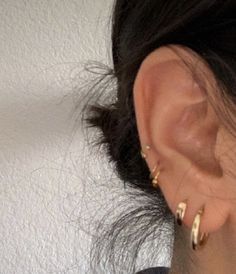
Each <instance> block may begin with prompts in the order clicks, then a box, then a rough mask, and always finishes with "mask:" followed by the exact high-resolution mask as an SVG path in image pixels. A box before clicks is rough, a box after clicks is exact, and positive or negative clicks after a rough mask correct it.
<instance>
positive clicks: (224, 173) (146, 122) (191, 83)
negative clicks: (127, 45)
mask: <svg viewBox="0 0 236 274" xmlns="http://www.w3.org/2000/svg"><path fill="white" fill-rule="evenodd" d="M183 60H188V62H190V64H192V65H194V68H195V69H196V70H195V71H196V73H197V75H201V76H203V78H204V85H201V84H200V82H199V81H198V80H197V78H196V77H193V74H192V73H190V71H189V70H188V68H187V67H186V65H185V64H184V62H183ZM201 79H202V78H201ZM216 90H217V85H216V81H215V78H214V76H213V73H212V72H211V70H210V69H209V67H208V66H207V65H206V63H205V62H204V61H203V60H201V59H200V58H199V57H198V56H197V55H196V54H194V53H193V52H192V51H191V50H190V49H187V48H184V47H181V46H179V45H172V46H171V47H162V48H159V49H157V50H155V51H153V52H152V53H151V54H150V55H149V56H147V57H146V58H145V60H144V61H143V63H142V65H141V67H140V69H139V72H138V74H137V77H136V80H135V84H134V89H133V93H134V104H135V113H136V120H137V126H138V132H139V138H140V143H141V146H142V148H143V150H145V146H146V145H147V144H148V145H149V146H150V148H151V149H150V150H148V151H146V153H147V158H146V161H147V164H148V166H149V169H150V171H151V170H152V169H153V167H154V166H155V165H156V163H158V164H159V168H160V169H161V174H160V177H159V182H160V183H159V187H160V188H161V190H162V192H163V194H164V197H165V199H166V202H167V205H168V206H169V208H170V210H171V211H172V212H173V214H175V213H176V209H177V206H178V204H179V203H180V202H182V201H184V200H186V199H187V210H186V214H185V216H184V220H183V226H182V227H181V228H178V229H177V234H176V241H175V246H174V253H173V261H172V269H171V272H170V273H171V274H184V273H190V274H195V273H198V274H199V273H201V274H205V273H207V274H209V273H214V274H225V273H232V271H233V270H234V269H235V261H236V183H235V178H236V174H235V171H234V164H235V161H236V153H235V147H236V145H235V143H236V140H235V137H234V136H232V135H231V134H230V133H229V131H228V130H227V128H226V127H225V126H224V123H223V120H221V118H222V119H223V117H221V115H219V114H218V113H220V112H217V108H216V107H215V105H213V104H212V100H211V99H212V98H213V99H214V98H215V104H216V103H217V104H218V105H217V107H219V106H220V102H219V100H218V101H217V97H216ZM202 206H204V214H203V216H202V218H201V224H200V231H201V232H207V233H209V235H210V237H209V240H208V242H207V244H206V245H205V246H204V248H203V249H200V250H197V251H193V250H192V249H191V248H190V231H191V228H192V224H193V220H194V217H195V216H196V214H197V211H198V210H199V209H200V208H201V207H202ZM180 239H181V240H180ZM183 266H184V267H183Z"/></svg>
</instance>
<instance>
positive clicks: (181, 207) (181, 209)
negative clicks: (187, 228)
mask: <svg viewBox="0 0 236 274" xmlns="http://www.w3.org/2000/svg"><path fill="white" fill-rule="evenodd" d="M186 209H187V201H186V200H185V201H184V202H181V203H179V204H178V206H177V209H176V214H175V221H176V223H177V224H178V225H179V226H181V225H182V224H183V220H184V216H185V213H186Z"/></svg>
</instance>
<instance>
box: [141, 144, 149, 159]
mask: <svg viewBox="0 0 236 274" xmlns="http://www.w3.org/2000/svg"><path fill="white" fill-rule="evenodd" d="M145 148H146V150H150V149H151V147H150V146H149V145H146V146H145ZM140 153H141V156H142V158H143V159H146V158H147V154H146V153H145V152H144V151H143V150H141V152H140Z"/></svg>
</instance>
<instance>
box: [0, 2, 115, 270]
mask: <svg viewBox="0 0 236 274" xmlns="http://www.w3.org/2000/svg"><path fill="white" fill-rule="evenodd" d="M110 4H111V1H109V0H99V1H97V0H86V1H85V0H69V1H68V0H40V1H38V0H1V1H0V17H1V21H0V68H1V69H0V250H1V252H0V273H1V274H5V273H9V274H12V273H18V274H24V273H31V274H32V273H87V272H86V267H87V266H86V265H87V261H86V255H87V254H86V252H87V250H86V246H87V243H88V239H89V238H88V237H87V235H86V234H85V235H83V229H82V228H80V227H78V226H79V225H81V223H79V224H77V222H76V217H75V216H79V212H76V210H77V211H79V210H80V207H79V206H77V204H78V201H80V198H81V196H82V187H81V184H80V182H81V180H82V179H81V177H83V172H82V167H81V164H80V157H81V151H82V148H83V140H82V136H81V134H80V133H79V132H77V133H76V134H74V131H73V126H74V122H73V119H72V118H71V117H72V112H73V109H74V107H75V104H76V102H77V100H78V96H79V95H80V94H79V92H80V91H79V90H78V89H76V87H77V86H78V85H79V84H80V83H79V79H78V75H79V73H80V71H81V69H82V63H83V62H84V61H87V60H88V59H91V60H101V61H106V60H107V59H108V57H107V55H106V48H105V47H106V43H107V40H108V38H107V33H108V31H107V30H108V27H107V26H106V24H107V16H108V13H109V10H110ZM73 214H74V218H73ZM73 220H74V221H73Z"/></svg>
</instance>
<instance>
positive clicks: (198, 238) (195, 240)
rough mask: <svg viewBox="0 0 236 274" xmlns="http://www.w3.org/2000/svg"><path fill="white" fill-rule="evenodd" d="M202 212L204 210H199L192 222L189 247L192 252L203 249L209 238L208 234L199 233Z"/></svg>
mask: <svg viewBox="0 0 236 274" xmlns="http://www.w3.org/2000/svg"><path fill="white" fill-rule="evenodd" d="M203 212H204V208H202V209H200V210H199V211H198V213H197V215H196V216H195V218H194V221H193V225H192V230H191V247H192V249H193V250H197V249H200V248H201V247H203V246H204V245H205V244H206V242H207V240H208V238H209V234H208V233H200V224H201V217H202V214H203Z"/></svg>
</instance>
